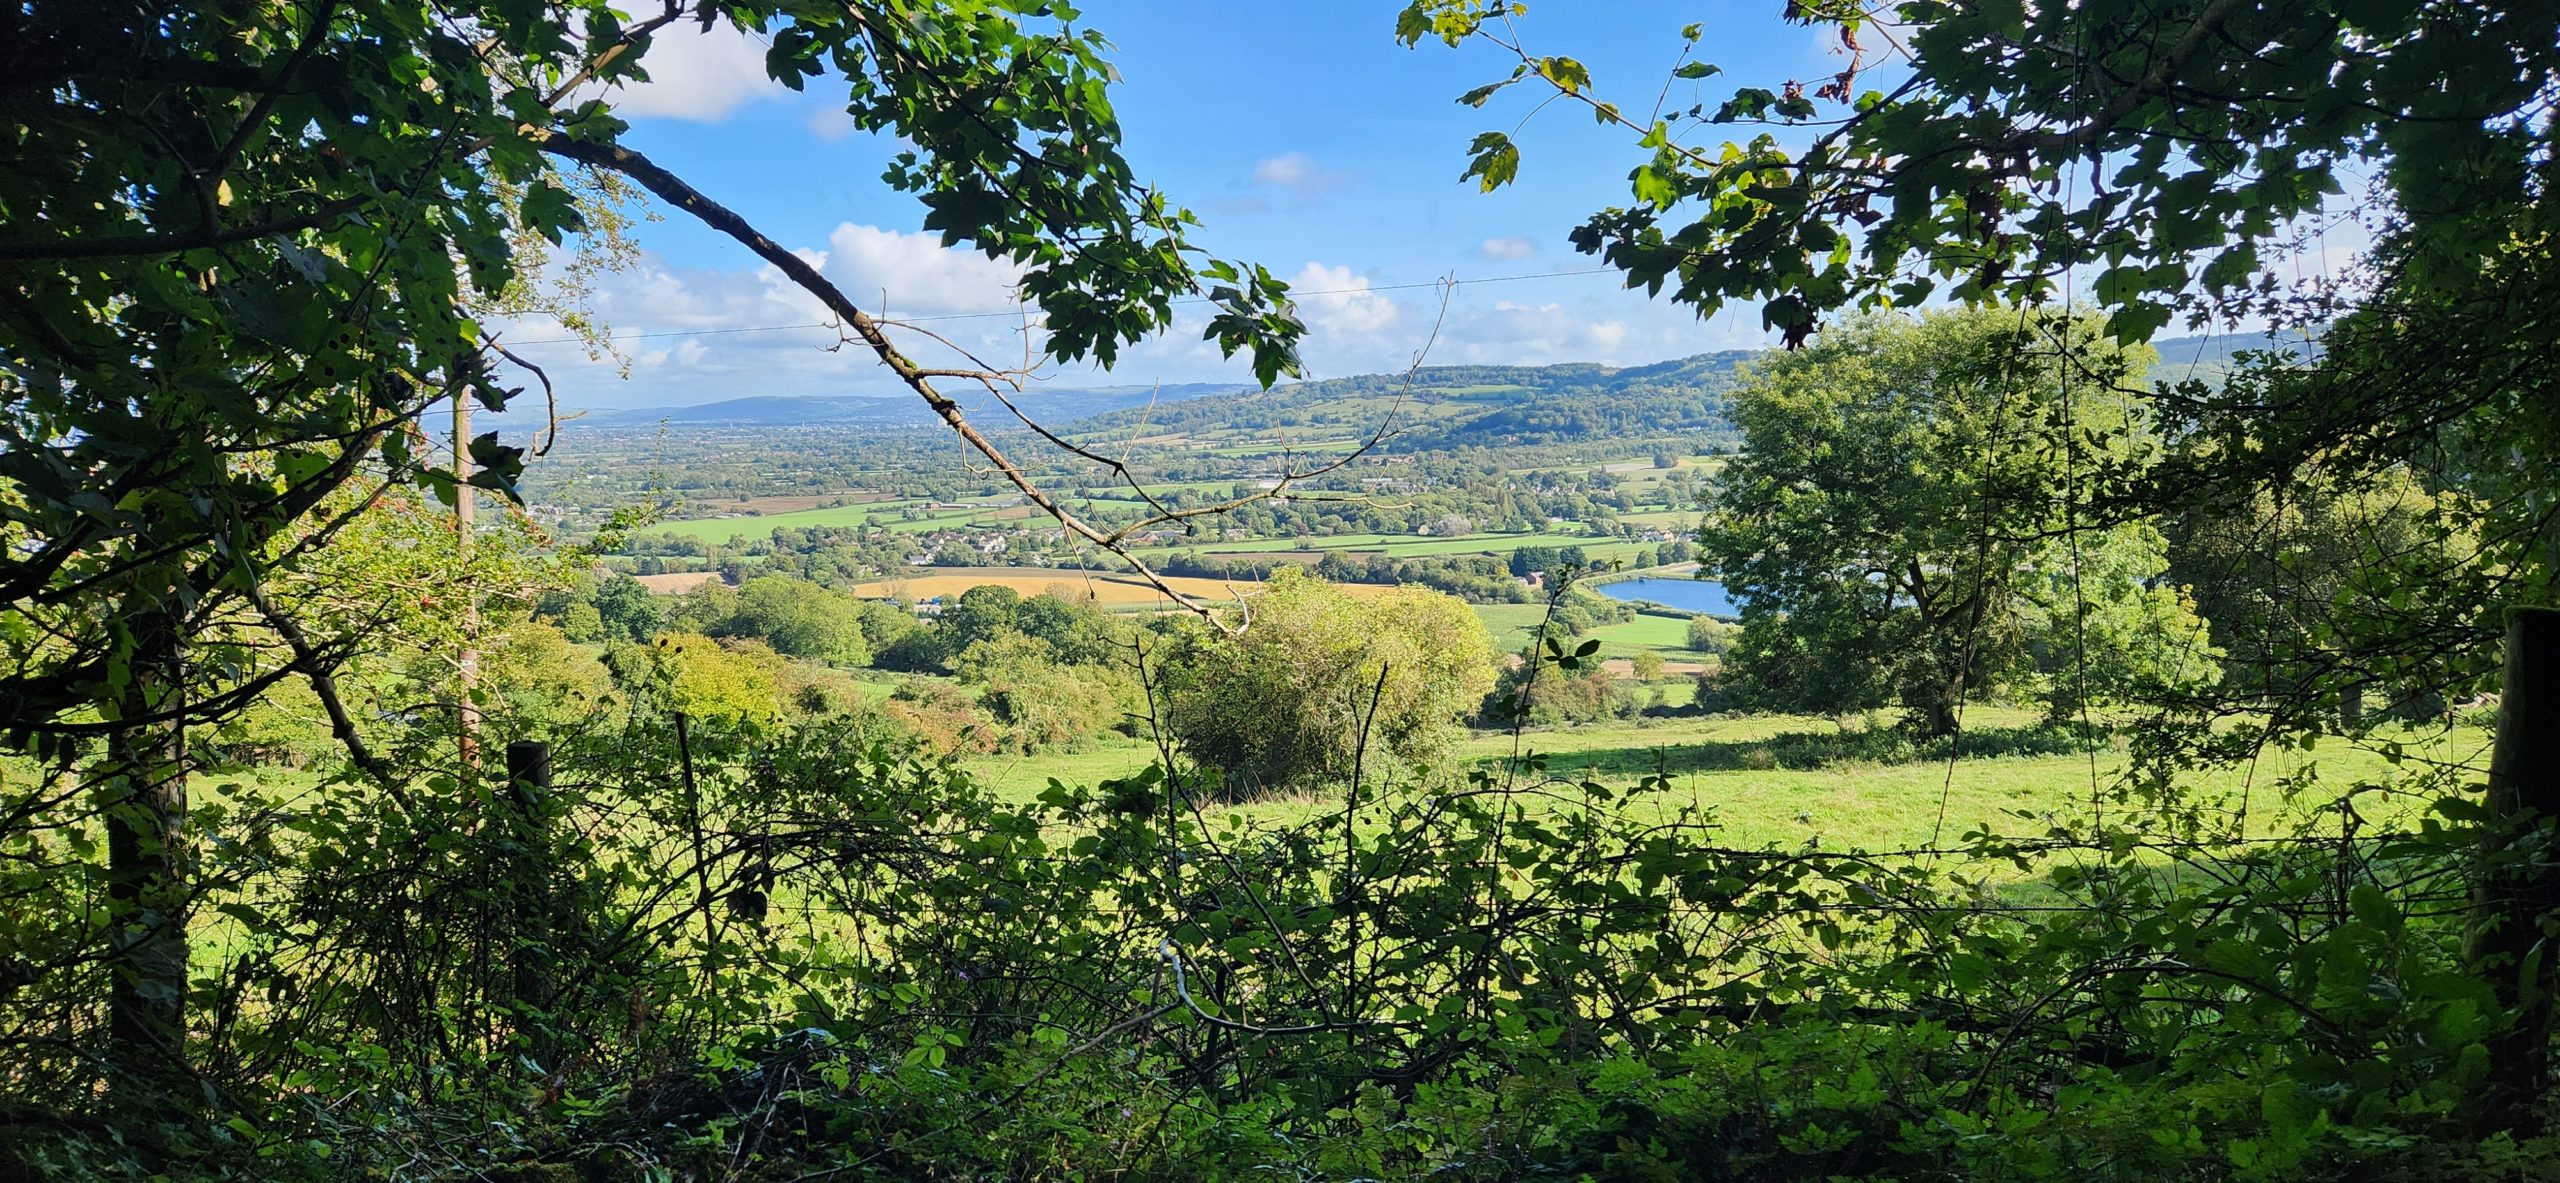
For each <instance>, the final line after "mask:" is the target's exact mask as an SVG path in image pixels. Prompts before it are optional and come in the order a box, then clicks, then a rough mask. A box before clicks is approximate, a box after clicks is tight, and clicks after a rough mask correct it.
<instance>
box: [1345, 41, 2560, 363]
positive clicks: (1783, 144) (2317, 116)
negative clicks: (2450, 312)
mask: <svg viewBox="0 0 2560 1183" xmlns="http://www.w3.org/2000/svg"><path fill="white" fill-rule="evenodd" d="M1517 10H1518V6H1516V5H1502V4H1493V5H1488V4H1486V3H1484V2H1483V0H1414V2H1413V3H1411V4H1409V5H1408V6H1407V8H1406V9H1405V12H1404V14H1403V15H1402V17H1401V18H1400V19H1399V20H1398V22H1397V26H1396V33H1397V36H1398V37H1399V39H1401V40H1403V41H1405V42H1406V43H1407V44H1412V43H1415V42H1418V41H1420V40H1422V39H1424V38H1426V37H1429V38H1434V39H1438V40H1442V41H1444V42H1446V43H1447V44H1451V45H1455V44H1458V43H1460V42H1462V41H1465V40H1468V39H1470V38H1474V39H1479V40H1483V41H1486V42H1489V43H1490V44H1491V45H1492V46H1494V47H1495V48H1497V49H1499V50H1500V51H1501V52H1502V54H1503V56H1506V57H1514V58H1517V59H1518V60H1519V63H1520V64H1519V65H1518V66H1517V67H1515V68H1514V69H1513V70H1512V72H1511V74H1510V77H1509V78H1508V79H1505V80H1504V81H1503V82H1499V83H1496V84H1495V87H1499V86H1504V85H1508V84H1510V83H1511V82H1515V81H1519V80H1523V79H1530V78H1534V79H1537V80H1538V81H1539V88H1540V89H1542V90H1546V91H1548V92H1549V94H1548V96H1547V97H1548V98H1550V99H1554V98H1562V99H1565V100H1567V101H1569V102H1572V103H1577V104H1581V105H1583V106H1585V107H1586V108H1587V109H1589V110H1590V111H1592V112H1593V113H1594V114H1595V115H1596V116H1597V117H1598V118H1599V119H1600V120H1601V121H1602V122H1603V123H1610V124H1614V125H1617V126H1619V127H1621V128H1623V129H1625V131H1626V132H1627V133H1628V134H1629V136H1630V137H1631V138H1634V139H1635V140H1636V143H1635V148H1636V150H1637V151H1638V152H1639V153H1641V156H1640V158H1639V159H1640V163H1638V164H1637V165H1636V167H1635V168H1634V170H1633V171H1632V172H1631V173H1630V174H1629V176H1630V186H1629V197H1630V198H1631V199H1632V200H1631V201H1629V202H1628V203H1626V204H1625V205H1622V206H1617V207H1613V208H1610V209H1606V210H1603V211H1601V212H1599V213H1597V214H1594V215H1592V216H1591V217H1590V218H1589V219H1588V220H1586V221H1585V222H1584V224H1583V225H1582V226H1581V227H1579V228H1578V229H1576V230H1575V231H1574V235H1573V239H1574V244H1575V245H1576V246H1577V247H1578V248H1580V249H1582V250H1584V251H1586V252H1590V253H1593V254H1598V255H1601V256H1602V257H1603V258H1605V259H1606V260H1607V261H1608V262H1609V263H1610V264H1611V265H1612V266H1615V267H1617V268H1619V269H1620V270H1623V271H1625V272H1626V273H1627V275H1628V278H1629V280H1630V282H1633V283H1642V284H1645V285H1646V286H1648V287H1649V288H1650V289H1652V290H1654V291H1661V290H1662V289H1664V288H1665V287H1668V288H1670V289H1671V291H1672V294H1673V297H1674V298H1675V299H1678V300H1680V301H1682V302H1684V303H1688V304H1692V305H1695V306H1696V307H1697V308H1698V309H1699V311H1700V312H1701V314H1711V313H1713V312H1714V311H1716V310H1717V309H1718V308H1719V307H1721V306H1722V305H1723V303H1724V302H1725V301H1727V300H1734V299H1756V300H1758V301H1760V307H1761V315H1762V319H1763V321H1764V323H1766V324H1768V325H1770V326H1771V327H1773V328H1776V329H1778V330H1780V331H1781V332H1783V333H1784V334H1785V335H1786V337H1787V340H1788V341H1789V342H1790V343H1791V344H1792V343H1796V342H1801V341H1803V340H1804V339H1806V338H1807V337H1809V336H1810V335H1811V333H1812V331H1813V329H1814V327H1815V325H1816V323H1817V321H1818V320H1819V319H1820V318H1821V317H1823V316H1824V315H1825V314H1828V313H1831V312H1834V311H1836V310H1839V309H1843V308H1848V307H1853V306H1863V307H1868V308H1876V307H1885V306H1894V307H1903V308H1915V307H1919V306H1921V305H1922V304H1924V303H1926V302H1927V301H1928V300H1930V299H1931V298H1932V297H1933V296H1934V295H1939V294H1945V295H1950V296H1953V297H1954V298H1955V299H1957V300H1959V301H1966V302H1981V301H1992V302H2005V303H2011V304H2034V303H2039V302H2043V301H2046V300H2050V299H2052V298H2054V296H2055V295H2056V292H2055V290H2054V288H2055V282H2056V279H2057V277H2059V276H2062V275H2064V274H2066V273H2067V272H2069V271H2071V270H2073V269H2075V268H2079V269H2095V271H2096V276H2095V283H2094V285H2093V289H2092V290H2091V291H2090V293H2089V294H2091V295H2094V297H2095V299H2096V301H2097V302H2098V304H2099V305H2101V306H2102V307H2104V308H2106V309H2110V310H2112V313H2113V314H2112V316H2111V318H2110V321H2109V327H2110V330H2111V331H2113V332H2115V333H2117V334H2118V335H2120V336H2122V337H2123V338H2125V339H2127V340H2140V339H2144V338H2147V337H2149V336H2150V335H2151V333H2152V331H2153V330H2155V329H2157V328H2159V327H2160V326H2162V325H2163V324H2166V323H2167V322H2168V321H2169V319H2170V317H2171V316H2172V315H2173V313H2174V311H2175V310H2177V309H2179V308H2181V307H2183V308H2186V309H2189V310H2201V309H2213V310H2229V309H2232V308H2234V307H2246V306H2250V305H2252V304H2254V303H2256V302H2258V301H2262V300H2266V299H2267V293H2269V292H2271V291H2272V290H2273V287H2274V284H2273V282H2272V281H2273V280H2276V279H2278V278H2281V277H2284V276H2285V275H2286V267H2287V257H2288V255H2289V253H2290V249H2289V244H2288V242H2287V239H2288V238H2289V237H2290V236H2291V235H2292V234H2293V232H2294V225H2295V221H2296V219H2299V218H2303V217H2310V216H2321V214H2322V210H2323V205H2324V203H2325V202H2327V201H2328V200H2329V199H2330V198H2332V197H2333V196H2336V195H2339V194H2340V193H2342V192H2343V189H2342V181H2343V180H2344V178H2346V177H2349V176H2352V175H2356V174H2358V173H2365V172H2370V173H2372V174H2373V175H2374V176H2376V177H2377V178H2378V179H2379V180H2378V185H2377V189H2378V193H2377V197H2378V198H2379V199H2381V200H2382V201H2383V202H2385V203H2388V204H2391V205H2393V206H2394V208H2396V209H2397V210H2399V211H2401V212H2402V216H2405V217H2406V218H2408V219H2409V225H2410V229H2411V231H2412V233H2413V234H2414V235H2415V236H2416V237H2417V238H2419V239H2421V240H2423V241H2424V242H2425V243H2426V244H2427V246H2426V247H2425V248H2424V249H2426V250H2428V251H2430V252H2442V259H2443V261H2444V262H2446V263H2451V264H2453V265H2456V266H2467V265H2469V262H2470V261H2471V260H2476V259H2478V258H2479V257H2480V256H2482V255H2484V254H2486V253H2488V252H2489V251H2491V250H2494V249H2496V244H2497V243H2498V242H2499V240H2500V235H2499V234H2497V233H2496V232H2495V231H2494V230H2493V229H2491V226H2490V224H2489V223H2490V222H2491V221H2492V220H2491V219H2483V218H2482V217H2480V216H2479V215H2480V214H2481V213H2482V212H2483V211H2492V210H2496V209H2499V208H2501V207H2506V206H2511V205H2514V204H2517V203H2529V202H2531V201H2532V200H2533V199H2534V195H2535V194H2536V193H2537V192H2538V188H2537V186H2538V184H2539V182H2537V181H2536V180H2535V179H2534V175H2535V172H2536V169H2537V168H2538V167H2539V166H2537V165H2536V164H2534V163H2532V162H2533V161H2536V160H2539V159H2540V155H2539V154H2540V153H2542V152H2544V151H2546V149H2547V145H2545V144H2544V143H2543V142H2542V135H2541V133H2540V132H2538V131H2536V130H2535V126H2536V125H2535V118H2536V117H2535V116H2534V115H2533V114H2532V112H2534V111H2535V110H2536V109H2537V107H2538V105H2539V104H2540V103H2541V102H2543V101H2544V98H2543V96H2545V95H2546V94H2547V93H2548V91H2549V88H2550V87H2551V86H2552V84H2553V81H2554V79H2555V78H2560V48H2555V46H2560V37H2555V36H2554V33H2555V32H2556V31H2560V26H2556V25H2555V20H2560V18H2555V17H2554V16H2553V14H2551V13H2550V12H2548V11H2544V10H2540V9H2536V10H2533V11H2532V12H2530V13H2526V12H2511V11H2508V10H2506V9H2503V8H2501V7H2499V6H2495V5H2487V6H2484V5H2477V4H2466V3H2460V2H2457V0H2436V2H2413V3H2403V4H2382V5H2369V6H2362V7H2358V8H2355V9H2353V10H2351V11H2345V12H2340V13H2336V14H2325V15H2319V16H2314V15H2312V14H2310V13H2307V12H2304V11H2301V10H2296V9H2292V8H2287V7H2284V6H2268V5H2244V4H2225V3H2215V2H2212V0H2180V2H2178V3H2169V4H2156V3H2148V2H2138V0H2102V2H2098V3H2090V4H2081V5H2077V6H2068V7H2056V6H2049V5H2023V6H2021V5H1989V6H1984V5H1965V4H1944V3H1908V4H1902V5H1898V6H1895V7H1894V8H1893V9H1892V10H1891V11H1890V13H1889V14H1888V13H1885V12H1878V11H1874V10H1871V9H1869V8H1866V7H1862V6H1859V5H1853V4H1828V3H1822V4H1812V3H1807V4H1790V5H1788V6H1787V15H1788V16H1789V18H1790V19H1793V20H1796V21H1800V22H1803V23H1806V24H1812V25H1820V26H1825V27H1827V28H1828V29H1829V30H1830V31H1832V32H1834V33H1836V35H1837V36H1838V37H1839V38H1840V40H1841V43H1842V46H1843V48H1844V49H1845V50H1846V51H1847V57H1846V59H1845V60H1844V62H1843V68H1842V69H1841V71H1840V72H1839V73H1838V74H1836V75H1834V76H1833V77H1831V78H1829V79H1826V80H1822V81H1820V82H1819V84H1818V85H1817V86H1816V88H1815V89H1814V90H1813V92H1812V93H1810V94H1808V93H1807V92H1806V90H1805V88H1804V86H1803V85H1801V84H1799V83H1798V82H1796V81H1794V80H1792V79H1790V80H1788V81H1786V82H1785V83H1784V86H1783V89H1781V90H1772V89H1770V87H1771V86H1774V85H1776V84H1777V81H1778V80H1777V79H1775V78H1770V79H1766V80H1764V81H1763V84H1762V85H1758V86H1752V85H1744V86H1741V87H1739V88H1738V89H1737V90H1736V91H1735V92H1734V94H1733V97H1732V98H1731V99H1730V100H1728V101H1726V102H1723V103H1721V104H1716V103H1712V102H1701V103H1698V104H1695V105H1691V106H1688V107H1686V108H1683V107H1681V106H1678V105H1676V104H1673V105H1663V104H1659V103H1656V104H1654V107H1653V114H1652V115H1651V116H1649V117H1646V118H1638V117H1636V116H1634V115H1632V114H1630V113H1627V112H1622V111H1621V110H1619V108H1617V107H1616V106H1615V105H1613V104H1611V103H1609V102H1608V101H1607V100H1605V99H1603V98H1601V97H1599V96H1598V94H1597V93H1595V91H1594V88H1593V85H1592V81H1593V80H1592V79H1590V78H1589V77H1588V76H1585V75H1579V74H1575V75H1564V76H1559V75H1557V74H1556V73H1554V72H1552V71H1550V70H1547V69H1545V68H1543V67H1542V63H1543V62H1546V61H1551V60H1555V59H1546V58H1537V57H1533V56H1531V55H1530V54H1529V53H1527V52H1526V51H1525V50H1523V49H1522V48H1521V46H1520V43H1519V42H1518V41H1517V40H1516V38H1517V37H1519V36H1521V34H1520V33H1519V31H1518V25H1517V19H1518V13H1517ZM1497 14H1498V15H1499V18H1500V19H1495V17H1496V15H1497ZM1888 39H1889V40H1890V43H1891V47H1892V48H1891V49H1890V50H1888V49H1887V48H1886V47H1885V46H1883V45H1879V44H1878V42H1883V41H1887V40H1888ZM1688 41H1689V46H1688V49H1687V50H1684V51H1683V54H1682V58H1683V64H1682V65H1681V66H1679V67H1678V68H1676V69H1675V71H1674V72H1673V77H1674V78H1676V79H1702V78H1705V77H1708V76H1710V75H1712V74H1713V73H1715V72H1716V70H1715V68H1714V67H1713V66H1712V65H1710V64H1708V63H1705V62H1698V61H1689V60H1687V58H1688V50H1694V49H1695V48H1697V46H1698V44H1699V39H1698V38H1696V37H1691V38H1688ZM1888 52H1890V53H1891V54H1892V56H1893V58H1894V60H1895V62H1896V64H1897V67H1899V66H1900V65H1902V64H1904V63H1907V65H1908V73H1907V74H1905V75H1901V76H1899V77H1897V78H1896V79H1895V80H1894V82H1893V84H1892V85H1891V86H1890V88H1889V89H1875V90H1863V91H1861V90H1859V89H1858V87H1859V85H1860V82H1861V79H1862V77H1863V75H1864V74H1865V73H1866V72H1867V71H1868V69H1869V68H1870V67H1871V66H1875V65H1881V64H1882V63H1883V60H1884V55H1885V54H1887V53H1888ZM2476 62H2496V63H2498V64H2499V68H2498V69H2497V70H2496V71H2494V72H2495V73H2496V75H2497V76H2496V77H2495V78H2494V79H2486V78H2484V79H2478V80H2476V82H2475V81H2473V80H2469V79H2467V78H2466V80H2465V81H2464V82H2463V83H2462V84H2460V85H2447V84H2446V82H2445V80H2446V79H2448V78H2450V77H2454V76H2456V75H2458V74H2460V75H2467V74H2468V71H2467V70H2465V69H2464V68H2463V64H2464V63H2476ZM2509 67H2512V68H2509ZM2098 78H2103V79H2112V80H2114V81H2113V82H2112V83H2110V84H2109V85H2107V86H2105V87H2103V88H2100V87H2093V86H2092V85H2090V84H2089V82H2088V80H2090V79H2098ZM1672 85H1674V82H1673V79H1662V80H1660V81H1659V82H1658V83H1648V82H1643V81H1641V80H1639V81H1638V82H1636V83H1633V84H1630V87H1631V89H1640V91H1641V93H1642V94H1644V95H1646V96H1650V95H1652V94H1654V93H1655V91H1656V90H1657V88H1664V87H1669V86H1672ZM1493 89H1494V87H1487V88H1480V89H1478V90H1475V91H1471V92H1469V93H1468V94H1467V95H1466V96H1465V97H1466V100H1467V101H1470V102H1475V103H1482V102H1483V101H1484V99H1485V98H1486V97H1488V96H1489V95H1490V94H1491V92H1492V90H1493ZM1682 89H1684V90H1685V89H1687V88H1685V87H1684V88H1682ZM1666 93H1668V92H1666ZM2271 96H2288V97H2286V98H2283V99H2277V98H2274V97H2271ZM1817 119H1820V120H1823V121H1824V126H1823V128H1822V131H1821V134H1819V135H1814V136H1796V135H1781V134H1777V133H1775V132H1772V131H1766V130H1764V131H1760V132H1758V133H1757V134H1754V135H1752V136H1751V137H1750V138H1748V139H1742V138H1738V137H1737V138H1735V139H1731V140H1728V141H1726V142H1724V143H1722V144H1720V145H1713V146H1711V145H1710V142H1702V141H1697V140H1696V139H1695V138H1694V137H1695V135H1696V134H1698V133H1709V132H1711V131H1712V129H1714V128H1716V127H1718V126H1730V125H1734V124H1745V125H1763V126H1770V125H1775V126H1788V125H1800V124H1805V123H1807V122H1808V121H1813V120H1817ZM2431 132H2441V133H2442V134H2430V133H2431ZM1722 134H1728V135H1729V134H1734V133H1730V132H1726V133H1722ZM1469 154H1470V156H1471V157H1472V160H1471V163H1470V165H1469V169H1468V175H1469V176H1471V177H1472V176H1482V178H1483V180H1484V184H1485V186H1486V187H1487V188H1491V187H1493V186H1495V185H1498V184H1501V183H1504V182H1507V181H1509V180H1510V179H1511V178H1512V175H1513V174H1514V172H1516V170H1517V169H1518V168H1519V167H1520V160H1519V155H1518V151H1517V149H1516V147H1513V146H1511V144H1510V142H1509V140H1508V138H1507V137H1505V136H1501V135H1496V134H1493V133H1487V134H1486V135H1483V136H1479V137H1478V138H1477V139H1476V141H1475V143H1474V145H1473V146H1472V147H1471V148H1470V149H1469ZM2101 162H2103V163H2101ZM2454 260H2461V261H2462V262H2460V263H2454ZM2270 302H2271V301H2270Z"/></svg>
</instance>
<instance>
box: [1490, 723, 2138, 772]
mask: <svg viewBox="0 0 2560 1183" xmlns="http://www.w3.org/2000/svg"><path fill="white" fill-rule="evenodd" d="M1538 739H1539V737H1538V736H1536V735H1534V734H1533V735H1531V736H1530V737H1529V742H1528V744H1527V747H1528V748H1529V749H1530V750H1531V751H1536V750H1538V749H1539V743H1538ZM2094 739H2095V742H2097V743H2098V744H2100V745H2102V746H2103V745H2105V744H2106V743H2107V742H2108V733H2107V729H2106V728H2104V727H2100V728H2097V729H2096V730H2095V732H2094ZM2091 741H2092V732H2090V731H2088V730H2085V729H2084V728H2083V727H2082V726H2081V725H2080V724H2078V723H2039V724H2035V725H2032V726H2025V727H1985V728H1978V729H1972V730H1968V731H1965V732H1964V733H1963V734H1961V735H1954V736H1938V737H1936V738H1928V737H1924V736H1921V735H1919V734H1917V733H1915V732H1911V731H1906V730H1903V729H1901V728H1895V727H1883V728H1873V729H1867V730H1859V731H1831V732H1820V731H1788V732H1781V733H1779V734H1777V735H1772V736H1766V737H1764V738H1760V739H1741V740H1715V739H1711V740H1693V741H1688V742H1678V743H1665V744H1662V745H1660V746H1656V747H1623V748H1592V749H1587V750H1583V751H1574V752H1556V753H1549V754H1548V756H1547V766H1548V768H1549V769H1550V770H1553V771H1557V772H1563V771H1568V770H1570V771H1576V772H1583V771H1588V772H1589V773H1593V774H1597V775H1601V776H1627V777H1633V776H1642V775H1645V774H1647V773H1650V772H1654V771H1657V770H1660V771H1666V772H1672V773H1683V772H1766V771H1770V770H1772V769H1785V770H1787V771H1792V772H1809V771H1813V770H1816V769H1821V768H1829V767H1833V766H1836V765H1842V764H1876V765H1885V764H1918V763H1931V762H1936V761H1942V760H1945V759H1947V758H1948V757H1949V756H1951V755H1953V756H1958V757H1961V758H1964V759H1985V758H1991V757H1999V756H2076V755H2079V754H2081V753H2083V752H2086V751H2087V750H2088V747H2089V744H2090V743H2091Z"/></svg>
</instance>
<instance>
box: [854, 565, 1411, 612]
mask: <svg viewBox="0 0 2560 1183" xmlns="http://www.w3.org/2000/svg"><path fill="white" fill-rule="evenodd" d="M1165 582H1166V583H1167V584H1169V585H1171V586H1172V587H1173V588H1174V589H1175V590H1176V591H1179V592H1181V593H1182V594H1184V595H1187V596H1196V597H1199V598H1201V599H1204V600H1215V601H1218V602H1221V603H1223V602H1226V601H1229V600H1231V599H1232V598H1233V596H1234V594H1235V593H1236V592H1239V591H1243V590H1246V589H1249V588H1251V587H1252V586H1253V584H1252V583H1251V582H1249V581H1237V582H1232V583H1231V582H1229V581H1226V580H1220V579H1194V578H1191V577H1188V576H1172V577H1168V578H1167V579H1166V580H1165ZM990 585H992V586H997V587H1009V588H1012V589H1013V590H1015V591H1017V592H1020V593H1022V594H1023V595H1025V596H1036V595H1040V594H1041V593H1043V592H1047V591H1051V590H1053V589H1054V590H1056V591H1058V592H1060V593H1061V594H1064V595H1066V596H1069V597H1074V596H1091V597H1093V599H1094V600H1095V601H1096V602H1098V603H1102V604H1106V605H1110V606H1112V607H1124V606H1136V605H1146V604H1162V605H1166V606H1171V604H1172V601H1171V600H1169V599H1167V598H1166V597H1165V594H1164V593H1163V592H1161V591H1159V590H1157V589H1156V588H1155V587H1153V586H1151V585H1150V584H1148V583H1147V582H1146V581H1145V580H1143V579H1140V578H1138V577H1137V576H1135V575H1130V574H1126V573H1123V572H1116V571H1110V572H1106V571H1073V570H1066V569H1062V568H1033V567H939V568H935V569H934V571H933V574H930V575H918V576H912V577H909V578H905V579H881V580H874V581H872V582H870V583H864V584H858V585H856V586H855V588H854V592H855V594H857V595H862V596H869V597H872V598H874V599H885V598H890V597H897V596H904V597H906V598H908V599H914V600H923V599H930V598H932V597H935V596H941V597H944V598H946V599H947V598H950V597H955V596H958V595H960V594H961V593H963V592H966V591H968V590H969V589H970V588H973V587H987V586H990ZM1346 586H1347V587H1348V589H1349V590H1350V591H1351V592H1352V593H1353V594H1355V595H1367V594H1374V593H1376V592H1381V591H1385V590H1386V589H1385V588H1383V587H1373V586H1369V585H1363V584H1352V585H1346Z"/></svg>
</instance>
